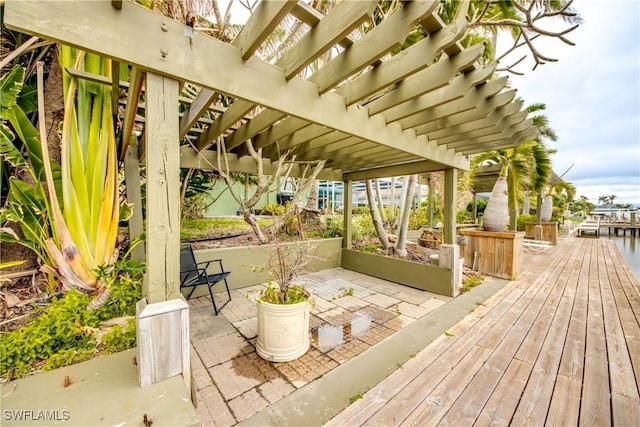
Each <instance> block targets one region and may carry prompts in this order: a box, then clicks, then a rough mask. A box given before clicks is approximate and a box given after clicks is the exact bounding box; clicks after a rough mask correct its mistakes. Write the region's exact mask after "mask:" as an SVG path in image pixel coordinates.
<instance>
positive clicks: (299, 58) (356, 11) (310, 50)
mask: <svg viewBox="0 0 640 427" xmlns="http://www.w3.org/2000/svg"><path fill="white" fill-rule="evenodd" d="M375 5H376V3H375V2H374V1H369V0H367V1H361V2H358V3H357V4H347V3H343V4H339V5H338V6H336V7H335V8H334V9H333V10H332V11H331V13H329V14H328V15H327V16H326V17H325V18H324V19H322V20H320V21H319V22H317V24H316V25H314V26H313V27H312V28H311V29H310V30H309V32H308V33H307V34H305V35H304V37H303V38H302V39H301V40H300V41H299V42H298V43H296V44H295V45H294V46H293V47H292V48H291V49H290V50H289V51H288V52H287V53H286V54H285V55H283V56H282V57H280V59H278V61H276V66H278V67H279V68H281V69H283V70H284V75H285V78H286V79H287V80H290V79H292V78H293V77H294V76H296V75H297V74H298V73H299V72H300V71H301V70H302V69H303V68H304V67H306V66H307V65H309V64H310V63H311V62H313V61H314V60H315V59H317V58H318V57H319V56H321V55H322V54H323V53H325V52H326V51H327V50H328V49H330V48H331V47H332V46H334V45H335V44H336V43H337V42H338V41H340V40H342V39H344V38H346V37H347V35H348V34H349V33H350V32H351V31H353V30H354V29H355V28H356V27H358V26H359V25H360V24H362V23H363V22H364V21H365V20H366V19H367V18H368V16H369V14H370V13H371V12H372V11H373V9H374V8H375ZM254 106H255V105H254V104H252V103H251V102H248V101H245V100H237V101H236V102H234V103H233V104H231V106H230V107H229V108H228V109H227V111H225V112H224V113H223V114H222V115H221V116H220V117H218V119H217V120H215V121H214V122H213V124H212V125H211V126H210V127H209V128H208V129H207V131H206V132H204V133H203V134H202V135H201V136H200V137H199V138H198V141H197V142H196V147H197V148H198V150H203V149H204V148H206V147H208V146H209V145H210V144H211V143H212V142H213V141H214V140H215V139H216V138H218V137H219V136H220V135H222V134H223V133H224V132H225V131H226V130H227V129H229V127H231V126H232V125H233V124H235V123H237V122H238V121H239V120H240V119H241V118H243V117H244V116H245V115H246V114H247V113H248V112H249V111H251V110H252V109H253V108H254ZM238 142H239V143H242V142H244V141H241V142H240V141H238Z"/></svg>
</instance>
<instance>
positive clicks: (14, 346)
mask: <svg viewBox="0 0 640 427" xmlns="http://www.w3.org/2000/svg"><path fill="white" fill-rule="evenodd" d="M88 304H89V297H88V296H87V295H85V294H82V293H80V292H78V291H76V290H71V291H68V292H66V293H65V294H64V295H63V296H62V297H61V298H54V300H53V302H52V303H51V305H49V306H48V307H47V308H46V310H43V313H42V314H40V315H39V316H38V317H36V318H35V319H33V321H32V322H31V323H29V324H27V325H25V326H24V327H23V328H22V329H21V330H17V331H13V332H10V333H8V334H5V335H3V336H2V340H1V341H0V353H1V354H2V360H0V375H1V376H2V377H4V378H7V379H13V378H19V377H21V376H22V375H24V374H26V373H27V372H29V371H30V370H31V365H32V364H33V363H34V362H36V361H38V360H45V359H49V358H50V357H51V356H53V355H55V354H57V353H60V352H68V351H69V350H70V349H78V350H88V349H91V348H92V339H91V336H90V333H88V332H87V327H89V328H96V327H97V326H98V324H99V319H98V316H97V315H96V313H95V312H93V311H88V310H87V309H86V307H87V305H88ZM62 357H63V356H61V358H62Z"/></svg>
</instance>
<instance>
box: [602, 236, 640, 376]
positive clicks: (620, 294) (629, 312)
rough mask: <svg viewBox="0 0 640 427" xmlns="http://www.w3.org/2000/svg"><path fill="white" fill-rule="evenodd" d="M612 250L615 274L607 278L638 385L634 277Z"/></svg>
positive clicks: (639, 326) (639, 332)
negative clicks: (632, 280)
mask: <svg viewBox="0 0 640 427" xmlns="http://www.w3.org/2000/svg"><path fill="white" fill-rule="evenodd" d="M614 249H615V250H613V252H611V256H612V260H611V265H612V266H615V268H616V273H617V274H616V275H610V276H609V277H610V280H611V287H612V290H613V295H614V298H615V300H616V304H617V308H618V314H619V316H620V322H621V324H622V328H623V330H624V336H625V339H626V346H627V350H628V351H629V357H630V359H631V363H632V365H633V371H634V376H635V379H636V383H637V384H640V340H638V339H637V337H639V336H640V320H639V319H640V317H639V316H640V301H639V297H638V294H637V293H636V292H635V290H634V287H633V285H632V282H631V280H630V279H631V275H633V277H634V278H635V277H636V276H635V273H633V272H632V271H629V267H628V265H627V263H626V261H625V260H624V259H623V258H622V256H621V254H620V252H619V251H618V250H617V248H614ZM629 273H631V274H629Z"/></svg>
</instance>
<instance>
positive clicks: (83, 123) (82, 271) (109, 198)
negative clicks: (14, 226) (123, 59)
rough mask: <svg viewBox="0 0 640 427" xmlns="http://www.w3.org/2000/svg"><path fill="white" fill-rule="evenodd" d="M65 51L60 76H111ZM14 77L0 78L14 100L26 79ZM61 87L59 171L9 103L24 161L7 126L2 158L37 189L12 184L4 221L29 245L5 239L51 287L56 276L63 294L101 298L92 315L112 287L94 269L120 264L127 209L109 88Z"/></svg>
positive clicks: (6, 117) (87, 58)
mask: <svg viewBox="0 0 640 427" xmlns="http://www.w3.org/2000/svg"><path fill="white" fill-rule="evenodd" d="M60 50H61V62H62V68H63V69H75V70H81V71H85V72H89V73H92V74H98V75H104V76H107V77H110V73H111V61H110V60H106V59H103V58H100V57H99V56H96V55H92V54H86V53H85V52H82V51H78V50H75V49H72V48H69V47H66V46H62V47H61V48H60ZM41 69H42V66H40V72H39V76H38V77H39V79H38V94H39V105H40V108H39V112H40V114H39V124H40V128H41V129H40V130H41V131H40V134H44V118H43V116H44V112H43V107H42V104H43V102H42V96H43V81H42V80H43V79H42V72H41ZM15 70H16V71H15V74H14V72H12V73H10V74H9V75H8V76H7V75H6V76H4V77H3V85H2V86H3V88H5V87H6V86H7V85H10V86H12V87H13V88H14V89H12V91H13V93H14V95H15V93H17V92H18V91H19V86H20V84H21V81H22V77H23V75H22V74H21V71H20V70H19V68H15ZM5 79H6V80H5ZM10 82H11V83H10ZM4 83H6V85H5V84H4ZM63 85H64V93H65V111H64V119H63V132H62V146H61V164H60V166H58V165H57V164H56V163H55V162H51V160H50V159H49V152H48V146H47V141H46V139H44V138H40V135H39V134H38V132H37V131H36V130H35V128H34V127H33V125H31V124H30V122H29V121H28V120H26V117H24V116H21V114H20V111H21V110H20V109H19V108H17V107H16V104H11V103H10V104H9V105H10V106H9V108H7V109H6V110H5V109H3V123H4V122H5V121H8V122H9V123H11V124H12V128H13V130H14V131H15V132H16V133H18V135H19V137H20V139H21V140H22V141H23V142H24V144H25V147H26V152H27V159H25V158H24V157H23V156H22V155H21V153H20V151H19V150H18V149H17V148H16V146H15V145H14V144H13V143H11V141H10V138H11V135H10V134H8V133H7V132H6V129H7V127H6V126H3V139H2V154H3V158H5V159H7V160H8V161H9V162H10V163H11V164H12V165H14V166H17V167H23V168H25V170H27V171H28V172H29V174H30V175H31V177H32V180H33V181H34V183H33V184H29V183H26V182H23V181H20V180H18V179H12V180H11V182H10V188H11V194H10V195H9V199H10V201H9V203H8V206H7V209H6V210H4V211H3V214H2V215H3V217H2V219H3V220H14V221H17V222H18V223H19V224H20V226H21V229H22V232H23V233H24V234H25V239H24V241H21V239H19V238H18V236H17V235H15V233H14V234H11V233H6V232H5V233H2V239H3V240H4V241H14V242H17V243H21V244H23V245H25V246H27V247H29V248H31V249H33V250H34V252H36V253H37V254H38V256H39V257H40V259H41V260H42V261H43V264H44V267H43V268H45V271H46V272H47V273H48V274H49V276H50V285H51V283H52V282H53V280H52V278H53V276H56V277H57V278H58V279H59V281H60V283H61V285H62V288H63V289H64V290H69V289H72V288H76V289H79V290H81V291H83V292H85V293H88V294H90V295H93V296H100V298H96V299H94V300H93V301H92V304H93V308H97V307H98V306H100V305H101V304H103V303H104V302H105V301H106V300H107V298H108V295H109V286H108V285H107V283H105V282H103V281H101V280H99V279H98V277H97V276H96V273H95V270H96V269H97V268H98V267H100V266H103V265H108V264H112V263H113V262H114V261H115V260H116V259H117V257H118V251H117V250H116V243H117V232H118V221H119V220H120V219H122V218H121V217H120V214H121V213H122V214H123V216H126V215H127V214H128V213H129V212H130V210H129V209H123V210H122V211H121V210H120V207H119V205H120V201H119V194H118V185H117V184H118V183H117V178H118V176H117V160H116V155H115V151H116V143H115V125H114V123H113V113H112V94H111V86H109V85H102V84H99V83H95V82H89V81H85V80H80V79H78V78H77V77H75V76H73V75H72V74H69V73H68V72H66V73H65V74H64V78H63ZM3 93H5V90H4V89H3ZM13 97H14V98H15V96H13ZM3 98H4V96H3ZM8 98H9V99H10V98H11V97H8ZM4 104H5V103H4V99H3V105H4ZM43 182H44V183H46V190H45V186H44V185H43ZM3 231H6V230H3ZM51 288H52V289H53V288H54V286H53V285H51Z"/></svg>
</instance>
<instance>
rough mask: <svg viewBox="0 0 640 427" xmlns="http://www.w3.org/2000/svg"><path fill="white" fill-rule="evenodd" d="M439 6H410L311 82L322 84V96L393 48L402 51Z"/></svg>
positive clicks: (430, 1)
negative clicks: (418, 28)
mask: <svg viewBox="0 0 640 427" xmlns="http://www.w3.org/2000/svg"><path fill="white" fill-rule="evenodd" d="M437 5H438V2H437V1H435V0H426V1H420V2H410V3H406V4H405V5H404V6H403V7H402V8H400V10H398V11H397V12H395V13H394V14H392V15H391V16H389V17H388V18H387V19H385V20H384V21H382V23H380V25H378V26H376V27H374V28H373V29H372V30H371V31H368V32H367V33H365V34H364V36H362V38H361V39H359V40H356V41H355V42H354V43H353V45H351V46H349V48H347V49H345V50H344V51H343V52H341V53H340V54H339V55H338V56H336V57H335V58H333V59H332V60H331V61H329V62H328V63H327V64H324V65H323V67H322V68H320V69H319V70H318V71H317V72H315V73H314V74H313V75H312V76H311V77H309V79H308V80H309V81H310V82H313V83H315V84H317V85H318V89H319V91H320V93H324V92H326V91H328V90H330V89H332V88H333V87H334V86H336V85H337V84H338V83H340V82H341V81H344V80H345V79H346V78H348V77H349V76H351V75H353V74H355V73H357V72H358V71H360V70H362V69H363V68H364V67H366V66H367V65H370V64H371V63H373V62H374V61H376V60H378V59H379V58H381V57H382V56H384V55H385V54H387V53H389V52H390V51H392V50H393V49H396V48H399V47H400V46H401V45H402V43H403V42H404V41H405V39H406V36H407V34H409V32H410V31H411V30H412V29H413V27H415V25H416V24H417V23H418V22H419V21H420V20H421V19H423V18H424V17H425V16H428V15H431V13H432V12H433V11H434V10H435V8H436V6H437Z"/></svg>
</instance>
